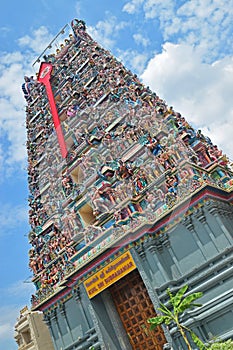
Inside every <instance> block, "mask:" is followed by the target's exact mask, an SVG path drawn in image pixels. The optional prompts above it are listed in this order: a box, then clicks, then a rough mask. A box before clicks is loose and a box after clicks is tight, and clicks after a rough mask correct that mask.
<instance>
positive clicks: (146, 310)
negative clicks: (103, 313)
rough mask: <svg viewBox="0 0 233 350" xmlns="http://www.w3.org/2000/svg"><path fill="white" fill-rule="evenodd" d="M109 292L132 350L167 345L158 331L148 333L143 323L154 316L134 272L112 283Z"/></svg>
mask: <svg viewBox="0 0 233 350" xmlns="http://www.w3.org/2000/svg"><path fill="white" fill-rule="evenodd" d="M109 291H110V293H111V295H112V300H113V302H114V304H115V306H116V309H117V311H118V314H119V316H120V319H121V321H122V324H123V326H124V328H125V331H126V333H127V334H128V337H129V341H130V344H131V346H132V349H133V350H162V349H163V344H165V343H166V342H167V341H166V338H165V335H164V332H163V330H162V328H161V327H157V328H156V329H154V330H153V331H152V330H150V325H149V324H148V323H147V319H148V318H150V317H155V316H156V313H155V309H154V306H153V304H152V301H151V299H150V297H149V294H148V292H147V289H146V287H145V284H144V282H143V280H142V278H141V276H140V274H139V272H138V270H137V269H136V270H134V271H133V272H131V273H129V274H128V275H127V276H126V277H124V278H122V279H121V280H119V281H118V282H116V283H114V284H113V285H112V286H110V287H109Z"/></svg>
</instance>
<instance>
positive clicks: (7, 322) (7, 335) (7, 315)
mask: <svg viewBox="0 0 233 350" xmlns="http://www.w3.org/2000/svg"><path fill="white" fill-rule="evenodd" d="M20 309H21V307H19V306H17V305H6V306H2V307H0V340H1V341H2V340H6V339H13V337H14V325H15V323H16V320H17V317H18V316H19V311H20Z"/></svg>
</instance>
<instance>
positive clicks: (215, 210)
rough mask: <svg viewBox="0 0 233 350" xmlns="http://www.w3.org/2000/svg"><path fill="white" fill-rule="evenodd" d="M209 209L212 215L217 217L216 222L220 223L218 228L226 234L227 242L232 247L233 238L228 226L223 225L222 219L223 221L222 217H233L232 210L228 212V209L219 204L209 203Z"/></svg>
mask: <svg viewBox="0 0 233 350" xmlns="http://www.w3.org/2000/svg"><path fill="white" fill-rule="evenodd" d="M207 208H208V211H209V213H210V214H212V215H213V216H214V217H215V220H216V221H217V223H218V226H219V227H220V229H221V230H222V232H223V233H224V235H225V237H226V239H227V241H228V242H229V244H230V245H232V241H233V237H232V236H231V234H230V232H229V231H228V229H227V228H226V226H225V225H224V224H223V222H222V219H221V217H220V216H221V215H232V212H231V211H230V208H229V210H228V208H227V207H226V206H225V208H224V205H223V204H222V205H221V204H218V203H216V202H213V201H211V202H209V203H207Z"/></svg>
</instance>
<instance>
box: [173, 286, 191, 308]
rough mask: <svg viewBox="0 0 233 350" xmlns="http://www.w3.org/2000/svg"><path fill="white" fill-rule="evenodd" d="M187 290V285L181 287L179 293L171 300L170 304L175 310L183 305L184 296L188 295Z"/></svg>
mask: <svg viewBox="0 0 233 350" xmlns="http://www.w3.org/2000/svg"><path fill="white" fill-rule="evenodd" d="M187 289H188V286H187V285H185V286H183V287H181V288H180V289H179V290H178V292H177V293H176V294H175V295H174V296H173V297H172V298H170V303H171V304H172V305H173V307H174V308H177V306H179V304H180V303H181V300H182V298H183V296H184V294H185V293H186V291H187Z"/></svg>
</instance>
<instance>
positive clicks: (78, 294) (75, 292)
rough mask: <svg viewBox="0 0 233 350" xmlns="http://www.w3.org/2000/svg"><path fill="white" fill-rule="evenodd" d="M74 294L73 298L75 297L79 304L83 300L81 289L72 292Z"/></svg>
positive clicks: (77, 288) (76, 288)
mask: <svg viewBox="0 0 233 350" xmlns="http://www.w3.org/2000/svg"><path fill="white" fill-rule="evenodd" d="M72 294H73V297H74V299H75V301H77V302H79V301H80V300H81V292H80V288H79V287H75V288H74V289H73V290H72Z"/></svg>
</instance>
